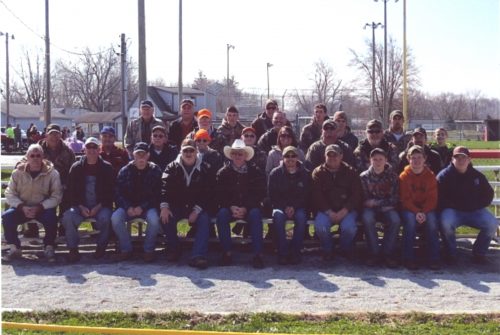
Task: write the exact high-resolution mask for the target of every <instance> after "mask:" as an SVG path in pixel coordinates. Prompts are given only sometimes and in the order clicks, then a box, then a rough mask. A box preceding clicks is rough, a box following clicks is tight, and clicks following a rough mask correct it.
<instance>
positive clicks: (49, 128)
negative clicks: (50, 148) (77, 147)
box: [46, 123, 61, 134]
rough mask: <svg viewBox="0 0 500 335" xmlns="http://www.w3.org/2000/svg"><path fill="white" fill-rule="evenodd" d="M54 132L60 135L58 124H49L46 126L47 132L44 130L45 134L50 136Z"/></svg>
mask: <svg viewBox="0 0 500 335" xmlns="http://www.w3.org/2000/svg"><path fill="white" fill-rule="evenodd" d="M54 131H57V132H59V133H60V132H61V127H60V126H59V125H58V124H55V123H51V124H49V125H48V126H47V130H46V132H47V134H50V133H52V132H54Z"/></svg>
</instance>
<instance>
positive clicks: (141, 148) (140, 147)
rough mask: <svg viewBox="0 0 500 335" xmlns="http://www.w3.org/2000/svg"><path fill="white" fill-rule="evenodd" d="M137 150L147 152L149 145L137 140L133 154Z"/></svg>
mask: <svg viewBox="0 0 500 335" xmlns="http://www.w3.org/2000/svg"><path fill="white" fill-rule="evenodd" d="M138 151H145V152H148V151H149V146H148V144H147V143H145V142H137V143H136V144H135V146H134V154H135V153H136V152H138Z"/></svg>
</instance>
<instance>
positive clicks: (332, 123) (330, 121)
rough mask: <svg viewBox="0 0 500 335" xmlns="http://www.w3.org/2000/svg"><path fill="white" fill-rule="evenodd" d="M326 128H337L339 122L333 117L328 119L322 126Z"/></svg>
mask: <svg viewBox="0 0 500 335" xmlns="http://www.w3.org/2000/svg"><path fill="white" fill-rule="evenodd" d="M325 128H333V129H337V123H336V122H335V121H333V119H326V120H325V121H324V122H323V126H322V129H325Z"/></svg>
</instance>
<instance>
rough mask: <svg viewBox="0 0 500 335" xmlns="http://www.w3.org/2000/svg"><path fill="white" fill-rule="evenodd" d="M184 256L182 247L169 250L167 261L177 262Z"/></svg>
mask: <svg viewBox="0 0 500 335" xmlns="http://www.w3.org/2000/svg"><path fill="white" fill-rule="evenodd" d="M181 256H182V251H181V249H175V250H173V251H170V250H167V261H168V262H177V261H179V259H180V258H181Z"/></svg>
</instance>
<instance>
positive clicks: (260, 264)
mask: <svg viewBox="0 0 500 335" xmlns="http://www.w3.org/2000/svg"><path fill="white" fill-rule="evenodd" d="M252 267H253V268H254V269H263V268H264V260H263V259H262V257H261V256H260V255H255V256H254V257H253V258H252Z"/></svg>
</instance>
